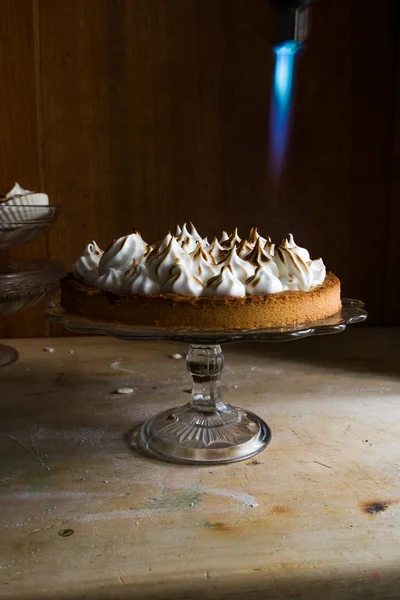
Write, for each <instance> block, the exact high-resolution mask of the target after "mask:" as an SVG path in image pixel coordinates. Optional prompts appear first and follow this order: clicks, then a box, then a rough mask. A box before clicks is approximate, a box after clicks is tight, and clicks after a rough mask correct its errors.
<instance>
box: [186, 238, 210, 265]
mask: <svg viewBox="0 0 400 600" xmlns="http://www.w3.org/2000/svg"><path fill="white" fill-rule="evenodd" d="M190 256H191V258H192V260H200V258H202V259H203V260H205V261H206V262H209V263H210V264H212V265H215V264H217V263H216V260H215V259H214V257H213V256H212V255H211V254H210V253H209V252H207V250H206V249H205V248H204V246H203V242H197V244H196V248H195V249H194V250H193V252H190Z"/></svg>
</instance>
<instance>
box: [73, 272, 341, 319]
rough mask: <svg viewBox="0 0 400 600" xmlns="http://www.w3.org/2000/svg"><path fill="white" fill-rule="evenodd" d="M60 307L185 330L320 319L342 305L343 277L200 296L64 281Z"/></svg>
mask: <svg viewBox="0 0 400 600" xmlns="http://www.w3.org/2000/svg"><path fill="white" fill-rule="evenodd" d="M61 306H62V307H63V308H64V309H65V310H66V311H67V312H70V313H74V314H78V315H80V316H82V317H87V318H89V319H106V320H112V321H120V322H126V323H130V324H132V325H143V326H153V327H154V326H158V327H173V328H184V329H215V330H221V329H255V328H261V327H281V326H284V325H292V324H297V323H307V322H309V321H317V320H318V319H323V318H325V317H330V316H332V315H334V314H335V313H337V312H338V311H339V310H340V309H341V300H340V281H339V279H338V278H337V277H336V276H335V275H334V274H333V273H328V274H327V276H326V278H325V281H324V282H323V283H322V284H321V285H319V286H317V287H315V288H312V289H311V290H310V291H308V292H302V291H286V292H279V293H277V294H268V295H265V296H252V295H247V296H245V297H244V298H235V297H229V296H228V297H217V296H216V297H195V296H177V295H175V294H159V295H151V294H148V295H147V294H134V295H127V294H114V293H112V292H107V291H104V290H99V289H97V288H94V287H90V286H88V285H85V284H83V283H81V282H79V281H78V280H77V279H75V277H74V276H73V275H72V274H71V273H70V274H68V275H67V276H66V277H64V278H63V279H62V280H61Z"/></svg>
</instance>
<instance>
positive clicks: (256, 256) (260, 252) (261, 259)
mask: <svg viewBox="0 0 400 600" xmlns="http://www.w3.org/2000/svg"><path fill="white" fill-rule="evenodd" d="M246 260H247V261H248V262H249V263H251V264H252V265H254V266H255V267H257V266H259V265H262V264H265V263H271V262H272V258H271V256H269V255H268V254H267V253H266V252H264V249H263V245H262V243H261V239H260V237H258V238H257V241H256V242H255V245H254V248H253V249H252V250H251V252H250V253H249V254H248V255H247V256H246Z"/></svg>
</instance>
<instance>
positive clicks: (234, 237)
mask: <svg viewBox="0 0 400 600" xmlns="http://www.w3.org/2000/svg"><path fill="white" fill-rule="evenodd" d="M224 233H225V231H224ZM241 241H242V240H241V238H240V237H239V236H238V230H237V227H236V228H235V230H234V231H233V232H232V233H231V235H230V236H229V237H228V239H225V240H224V241H221V246H222V247H223V248H225V249H231V248H233V247H234V246H237V244H240V242H241Z"/></svg>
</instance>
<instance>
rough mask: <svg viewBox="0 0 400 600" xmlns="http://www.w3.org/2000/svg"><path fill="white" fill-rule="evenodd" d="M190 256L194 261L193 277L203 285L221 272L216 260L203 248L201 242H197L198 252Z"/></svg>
mask: <svg viewBox="0 0 400 600" xmlns="http://www.w3.org/2000/svg"><path fill="white" fill-rule="evenodd" d="M190 256H191V257H192V260H193V275H196V277H198V279H199V280H200V281H201V282H202V283H206V282H207V281H208V280H209V279H211V278H212V277H215V276H216V275H218V273H219V272H220V268H219V267H218V265H217V264H216V263H215V260H214V258H213V257H212V256H211V254H209V253H208V252H207V251H206V250H205V249H204V248H203V245H202V243H201V242H197V246H196V250H195V251H194V252H192V254H191V255H190Z"/></svg>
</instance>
